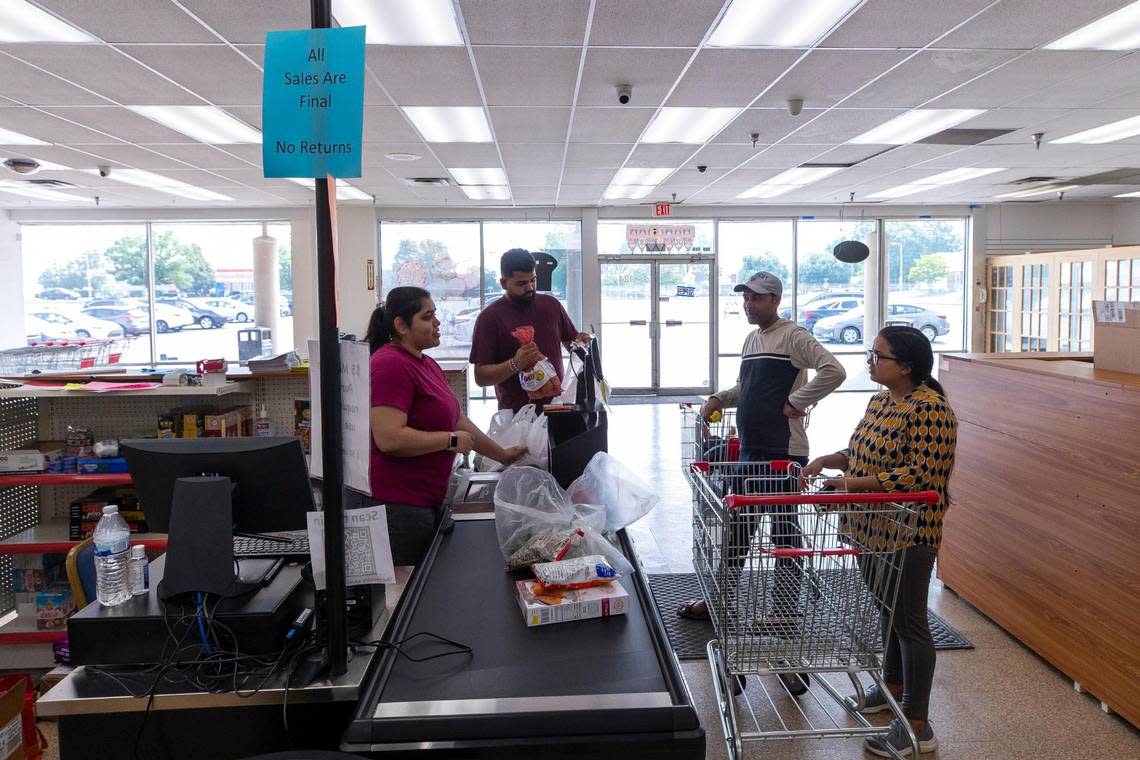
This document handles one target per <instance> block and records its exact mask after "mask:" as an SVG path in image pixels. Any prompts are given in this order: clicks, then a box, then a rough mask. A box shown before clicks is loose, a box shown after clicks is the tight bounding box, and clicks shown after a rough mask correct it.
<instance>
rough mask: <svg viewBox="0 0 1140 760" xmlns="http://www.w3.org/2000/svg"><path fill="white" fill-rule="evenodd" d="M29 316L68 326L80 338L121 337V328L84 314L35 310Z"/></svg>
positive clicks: (107, 321)
mask: <svg viewBox="0 0 1140 760" xmlns="http://www.w3.org/2000/svg"><path fill="white" fill-rule="evenodd" d="M31 316H33V317H35V318H36V319H42V320H43V321H45V322H50V323H51V324H53V325H59V326H60V327H64V328H68V329H71V330H74V331H75V335H76V337H78V338H80V339H81V340H86V339H87V338H99V339H105V338H121V337H123V328H121V327H119V325H117V324H115V323H114V322H111V321H109V320H106V319H96V318H94V317H89V316H86V315H84V314H80V315H79V316H76V317H68V316H65V315H63V314H60V313H59V312H57V311H35V312H32V314H31Z"/></svg>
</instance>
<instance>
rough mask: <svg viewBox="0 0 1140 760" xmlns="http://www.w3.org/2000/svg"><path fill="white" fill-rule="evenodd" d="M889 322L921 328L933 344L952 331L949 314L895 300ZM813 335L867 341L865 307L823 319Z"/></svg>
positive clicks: (820, 337) (855, 341) (888, 311)
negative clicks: (947, 318)
mask: <svg viewBox="0 0 1140 760" xmlns="http://www.w3.org/2000/svg"><path fill="white" fill-rule="evenodd" d="M885 322H886V324H888V325H912V326H914V327H917V328H918V329H919V330H921V331H922V334H923V335H925V336H926V339H927V340H929V341H930V342H932V343H933V342H934V339H935V338H937V337H938V336H939V335H945V334H946V333H948V332H950V323H949V322H947V321H946V317H945V315H943V314H936V313H934V312H933V311H930V310H929V309H924V308H922V307H921V306H912V305H910V304H901V303H893V304H891V305H890V306H888V307H887V318H886V320H885ZM812 334H813V335H815V337H816V339H817V340H825V341H828V342H831V343H858V342H859V341H861V340H863V307H862V306H860V307H859V308H857V309H851V310H850V311H848V312H845V313H843V314H838V315H835V316H832V317H825V318H823V319H821V320H819V321H818V322H816V324H815V329H813V330H812Z"/></svg>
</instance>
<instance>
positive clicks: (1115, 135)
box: [1049, 116, 1140, 145]
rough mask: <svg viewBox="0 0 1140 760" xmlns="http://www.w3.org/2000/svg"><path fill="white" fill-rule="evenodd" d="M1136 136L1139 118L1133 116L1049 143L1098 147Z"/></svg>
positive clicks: (1139, 133) (1138, 131)
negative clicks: (1082, 144) (1081, 144)
mask: <svg viewBox="0 0 1140 760" xmlns="http://www.w3.org/2000/svg"><path fill="white" fill-rule="evenodd" d="M1136 135H1140V116H1133V117H1132V118H1130V119H1121V120H1120V121H1114V122H1112V123H1111V124H1105V125H1104V126H1102V127H1094V128H1093V129H1086V130H1084V131H1083V132H1077V133H1076V134H1072V135H1068V136H1066V137H1059V138H1057V139H1056V140H1050V141H1049V142H1052V143H1084V144H1085V145H1100V144H1103V143H1110V142H1116V141H1117V140H1125V139H1127V138H1129V137H1135V136H1136Z"/></svg>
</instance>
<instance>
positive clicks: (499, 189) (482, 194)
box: [459, 185, 511, 201]
mask: <svg viewBox="0 0 1140 760" xmlns="http://www.w3.org/2000/svg"><path fill="white" fill-rule="evenodd" d="M459 189H460V190H462V191H463V194H464V195H466V196H467V197H468V198H470V199H471V200H473V201H509V200H510V199H511V189H510V188H509V187H503V186H502V185H460V187H459Z"/></svg>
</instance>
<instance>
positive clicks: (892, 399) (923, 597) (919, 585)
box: [803, 325, 958, 757]
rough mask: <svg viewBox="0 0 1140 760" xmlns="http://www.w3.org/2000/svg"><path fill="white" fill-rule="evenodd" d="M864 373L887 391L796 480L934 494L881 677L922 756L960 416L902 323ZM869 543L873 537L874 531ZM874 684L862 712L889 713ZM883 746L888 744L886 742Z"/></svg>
mask: <svg viewBox="0 0 1140 760" xmlns="http://www.w3.org/2000/svg"><path fill="white" fill-rule="evenodd" d="M867 366H868V373H869V374H870V376H871V379H872V380H874V381H875V382H876V383H878V384H879V385H881V386H883V387H884V388H886V390H883V391H881V392H879V393H877V394H875V396H874V397H873V398H872V399H871V401H870V403H869V404H868V405H867V411H866V413H865V414H864V415H863V419H862V420H861V421H860V422H859V424H858V425H857V426H856V427H855V432H854V433H853V434H852V435H851V442H850V444H849V445H848V447H847V448H846V449H845V450H843V451H837V452H836V453H834V454H828V455H827V456H822V457H819V458H817V459H815V460H813V461H812V462H810V463H809V464H808V465H807V466H806V467H805V468H804V470H803V477H804V478H809V477H813V476H817V475H819V474H820V472H821V471H822V470H823V469H825V468H826V469H835V470H842V471H843V476H842V477H838V478H830V479H828V480H826V481H824V488H827V489H832V490H837V491H925V490H933V491H937V492H938V493H939V494H940V495H941V497H942V498H941V499H940V500H939V502H938V503H937V504H932V505H926V506H924V507H923V508H922V510H921V512H920V514H919V518H918V532H917V534H916V535H915V537H914V540H913V541H912V542H911V543H910V545H909V546H906V547H893V548H895V549H896V550H899V549H905V552H906V556H905V559H904V561H903V564H902V573H901V575H900V578H899V590H898V597H897V599H896V601H895V612H894V618H893V623H892V625H891V627H890V630H887V629H886V623H887V616H884V621H883V623H884V630H883V648H884V652H885V655H884V662H883V680H884V681H886V684H887V687H888V688H889V689H890V691H891V694H892V695H893V696H894V697H895V699H896V701H898V702H899V703H900V705H901V706H902V708H903V713H904V714H905V715H906V717H907V720H908V722H909V723H910V725H911V727H912V728H913V729H914V733H915V736H916V737H918V742H919V744H918V748H919V751H920V752H933V751H934V750H935V749H936V748H937V747H938V740H937V739H936V738H935V736H934V730H933V729H932V728H931V725H930V722H929V721H928V720H927V717H928V710H929V706H930V690H931V686H932V684H933V682H934V664H935V650H934V639H933V637H932V636H931V635H930V626H929V623H928V619H927V595H928V591H929V588H930V575H931V572H932V570H933V568H934V560H935V559H936V558H937V556H938V547H939V544H940V543H941V542H942V520H943V517H945V515H946V509H947V507H948V506H949V503H950V501H949V494H948V491H947V483H948V481H949V478H950V471H951V469H953V467H954V448H955V444H956V442H957V429H958V420H957V418H956V417H955V416H954V411H953V410H952V409H951V408H950V404H949V402H948V401H947V399H946V392H945V391H944V390H943V389H942V386H941V385H940V384H939V383H938V381H937V380H935V379H934V378H933V377H932V376H931V372H932V371H933V369H934V353H933V351H932V350H931V348H930V341H929V340H928V339H927V338H926V336H924V335H923V334H922V333H921V332H919V331H918V330H916V329H915V328H913V327H909V326H898V325H895V326H890V327H885V328H883V330H882V331H880V332H879V334H878V336H876V338H875V342H874V344H873V346H872V348H871V350H870V351H868V352H867ZM870 540H872V541H873V540H874V539H873V537H872V538H871V539H870ZM889 709H890V708H889V706H888V704H887V700H886V697H885V695H883V694H881V693H880V692H879V690H878V688H877V687H874V686H873V687H872V688H871V689H869V690H868V691H867V693H866V706H865V707H864V708H863V710H862V711H861V712H863V713H876V712H882V711H885V710H889ZM886 745H890V747H888V746H886ZM864 746H865V748H866V749H867V750H868V751H870V752H871V753H873V754H875V755H879V756H881V757H891V756H892V755H891V753H890V751H889V749H890V748H893V749H894V750H895V751H897V752H899V753H900V754H902V755H904V756H906V755H909V754H910V753H911V751H912V750H911V744H910V739H909V737H908V736H907V732H906V730H905V727H903V726H902V725H897V722H896V725H894V726H893V730H892V731H891V733H890V734H889V735H887V736H886V737H883V738H878V737H875V738H868V739H866V740H865V742H864Z"/></svg>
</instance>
